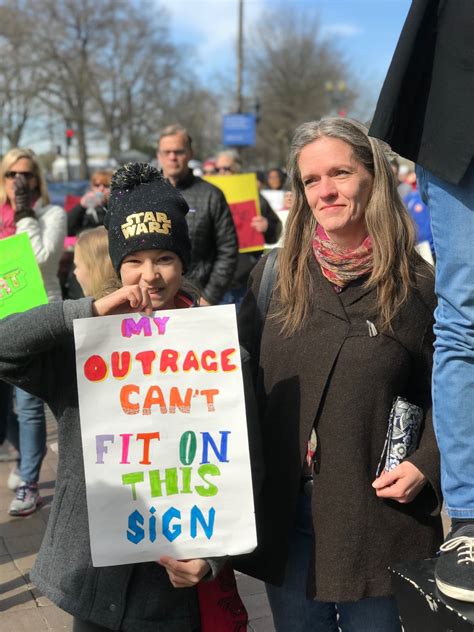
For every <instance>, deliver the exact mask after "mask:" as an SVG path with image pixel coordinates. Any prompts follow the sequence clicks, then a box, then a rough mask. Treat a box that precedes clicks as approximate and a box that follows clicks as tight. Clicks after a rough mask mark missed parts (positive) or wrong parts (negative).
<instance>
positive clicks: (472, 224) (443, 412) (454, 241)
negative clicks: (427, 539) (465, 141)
mask: <svg viewBox="0 0 474 632" xmlns="http://www.w3.org/2000/svg"><path fill="white" fill-rule="evenodd" d="M416 173H417V180H418V187H419V189H420V192H421V194H422V197H423V199H424V201H425V202H426V203H427V204H428V206H429V208H430V213H431V230H432V233H433V241H434V247H435V252H436V294H437V296H438V307H437V309H436V312H435V316H436V324H435V333H436V341H435V355H434V369H433V414H434V427H435V431H436V437H437V440H438V445H439V449H440V452H441V485H442V489H443V494H444V498H445V501H446V506H447V510H448V513H449V515H450V516H451V517H452V518H474V162H471V165H470V167H469V169H468V171H467V172H466V174H465V176H464V178H463V179H462V180H461V182H460V183H459V184H458V185H454V184H450V183H448V182H445V181H444V180H440V179H439V178H437V177H436V176H434V175H433V174H432V173H430V172H429V171H427V170H426V169H423V168H421V167H417V172H416Z"/></svg>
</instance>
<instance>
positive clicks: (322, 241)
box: [313, 224, 373, 292]
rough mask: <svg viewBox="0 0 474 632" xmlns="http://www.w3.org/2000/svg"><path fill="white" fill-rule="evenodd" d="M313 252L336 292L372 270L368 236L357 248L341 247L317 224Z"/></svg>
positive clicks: (371, 255) (370, 244)
mask: <svg viewBox="0 0 474 632" xmlns="http://www.w3.org/2000/svg"><path fill="white" fill-rule="evenodd" d="M313 253H314V256H315V257H316V261H317V262H318V263H319V265H320V266H321V270H322V273H323V274H324V276H325V277H326V279H328V281H330V282H331V283H332V284H333V285H334V289H335V290H336V291H337V292H342V290H343V289H344V288H345V287H346V285H348V284H349V283H350V282H351V281H354V280H355V279H358V278H359V277H362V276H365V275H366V274H369V272H371V271H372V267H373V253H372V240H371V238H370V237H369V236H367V237H366V238H365V239H364V241H363V242H362V243H361V245H360V246H358V247H357V248H354V249H352V248H343V247H342V246H338V245H337V244H335V243H334V242H333V241H331V240H330V239H329V237H328V236H327V234H326V233H325V231H324V229H323V227H322V226H321V225H320V224H318V225H317V227H316V232H315V234H314V239H313Z"/></svg>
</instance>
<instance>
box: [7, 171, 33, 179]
mask: <svg viewBox="0 0 474 632" xmlns="http://www.w3.org/2000/svg"><path fill="white" fill-rule="evenodd" d="M17 176H25V178H26V179H27V180H31V178H34V177H35V174H34V173H32V172H31V171H6V172H5V178H8V179H9V180H14V179H15V178H16V177H17Z"/></svg>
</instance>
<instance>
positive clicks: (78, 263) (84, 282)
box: [74, 246, 90, 296]
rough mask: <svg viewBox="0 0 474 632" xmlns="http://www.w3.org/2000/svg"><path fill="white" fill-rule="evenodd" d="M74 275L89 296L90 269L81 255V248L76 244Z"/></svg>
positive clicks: (85, 294)
mask: <svg viewBox="0 0 474 632" xmlns="http://www.w3.org/2000/svg"><path fill="white" fill-rule="evenodd" d="M74 266H75V267H74V275H75V277H76V279H77V282H78V283H79V285H80V286H81V288H82V291H83V292H84V296H89V295H90V293H89V283H88V281H89V271H88V269H87V266H86V265H85V263H84V261H83V260H82V257H81V248H80V246H76V247H75V249H74Z"/></svg>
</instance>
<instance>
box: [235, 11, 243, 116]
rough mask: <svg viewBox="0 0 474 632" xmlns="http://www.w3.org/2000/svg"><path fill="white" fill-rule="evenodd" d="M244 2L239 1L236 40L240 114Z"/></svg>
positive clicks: (239, 111)
mask: <svg viewBox="0 0 474 632" xmlns="http://www.w3.org/2000/svg"><path fill="white" fill-rule="evenodd" d="M243 22H244V0H239V34H238V39H237V112H238V114H241V113H242V109H243V108H242V73H243V68H244V31H243Z"/></svg>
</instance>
